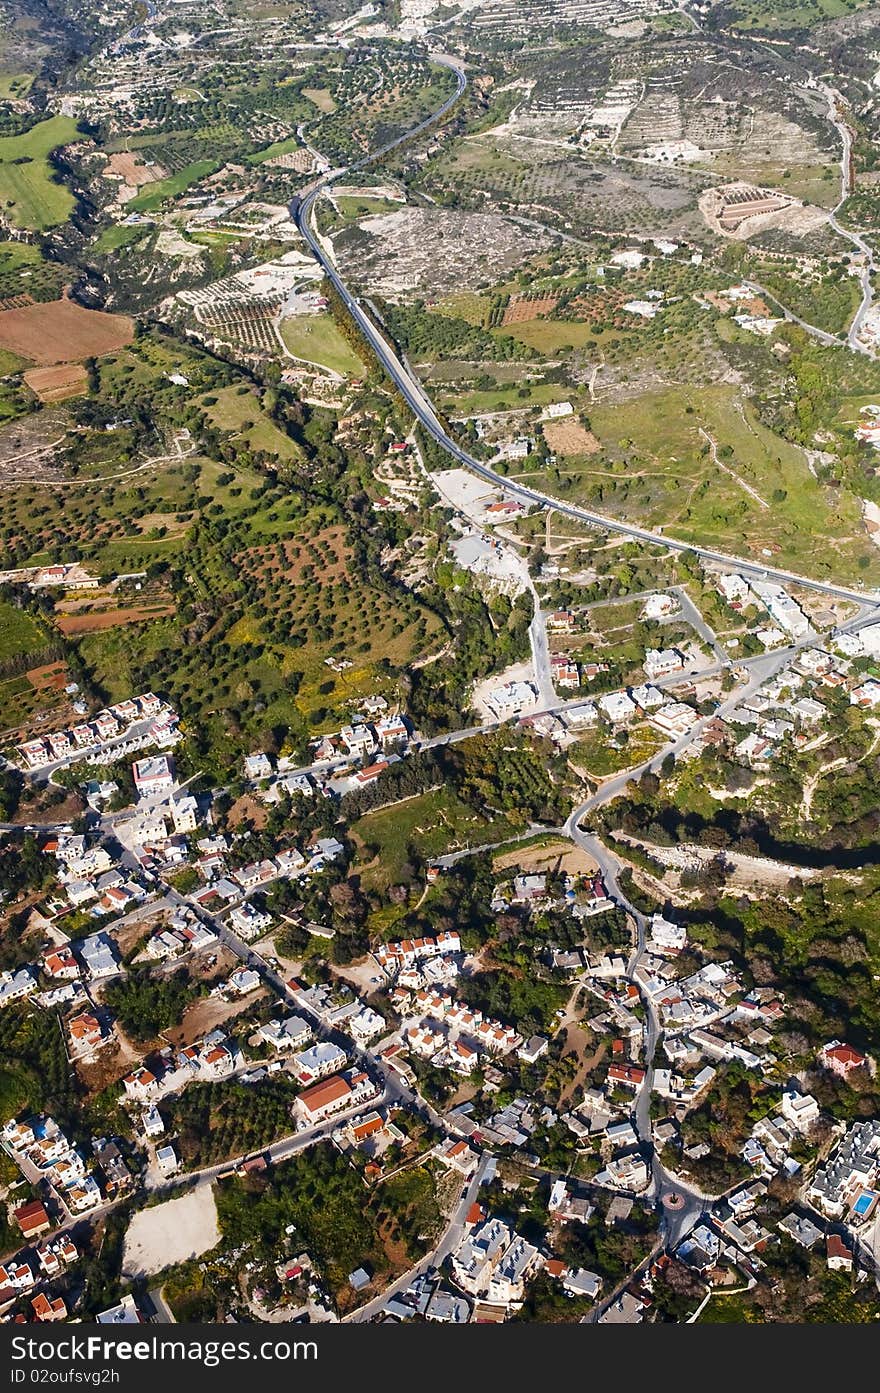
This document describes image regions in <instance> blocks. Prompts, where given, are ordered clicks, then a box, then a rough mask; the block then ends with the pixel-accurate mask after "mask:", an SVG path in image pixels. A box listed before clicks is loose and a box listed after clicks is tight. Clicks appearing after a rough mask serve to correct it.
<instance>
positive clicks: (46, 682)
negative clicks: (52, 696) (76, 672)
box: [25, 663, 70, 692]
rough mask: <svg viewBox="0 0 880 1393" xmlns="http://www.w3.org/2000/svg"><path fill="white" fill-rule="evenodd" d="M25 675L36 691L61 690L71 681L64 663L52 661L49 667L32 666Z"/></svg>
mask: <svg viewBox="0 0 880 1393" xmlns="http://www.w3.org/2000/svg"><path fill="white" fill-rule="evenodd" d="M25 675H26V677H27V680H28V681H29V682H30V684H31V686H32V687H33V689H34V691H36V692H45V691H54V692H61V691H63V690H64V688H65V687H66V685H67V683H68V682H69V681H70V677H69V675H68V672H67V667H66V665H65V664H64V663H50V664H49V665H48V667H35V668H31V670H30V672H28V673H26V674H25Z"/></svg>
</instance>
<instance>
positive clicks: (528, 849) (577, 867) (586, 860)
mask: <svg viewBox="0 0 880 1393" xmlns="http://www.w3.org/2000/svg"><path fill="white" fill-rule="evenodd" d="M492 864H493V866H494V868H495V870H496V871H506V870H513V869H516V870H520V869H521V870H523V871H547V870H550V869H552V868H554V867H555V866H556V865H559V867H560V869H561V870H563V871H565V872H566V873H567V874H568V875H595V873H596V871H597V870H598V869H599V868H598V866H597V865H596V862H595V861H594V860H593V858H592V856H590V855H588V854H587V852H586V851H583V850H582V849H581V848H580V847H576V846H572V845H571V843H570V842H568V841H562V840H561V839H560V840H559V841H558V842H549V843H545V844H544V845H543V846H524V847H522V848H521V849H520V850H517V849H516V848H514V849H513V851H505V852H504V853H503V854H502V855H501V856H496V857H494V859H493V863H492Z"/></svg>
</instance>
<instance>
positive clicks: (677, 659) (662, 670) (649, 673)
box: [643, 648, 684, 681]
mask: <svg viewBox="0 0 880 1393" xmlns="http://www.w3.org/2000/svg"><path fill="white" fill-rule="evenodd" d="M643 666H644V669H645V676H646V677H647V678H649V679H650V680H651V681H654V680H656V679H657V678H658V677H668V676H669V675H670V673H673V672H681V670H682V668H683V667H684V656H683V654H681V653H679V651H678V649H677V648H649V649H648V651H647V652H646V653H645V661H644V664H643Z"/></svg>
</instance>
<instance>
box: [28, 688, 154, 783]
mask: <svg viewBox="0 0 880 1393" xmlns="http://www.w3.org/2000/svg"><path fill="white" fill-rule="evenodd" d="M177 721H178V717H177V714H176V712H175V711H174V710H173V709H172V707H170V706H169V705H168V704H167V703H166V702H163V701H161V700H160V699H159V697H157V696H156V695H155V694H154V693H153V692H144V693H143V695H142V696H137V697H130V698H128V699H127V700H125V701H119V702H117V703H116V704H115V706H110V707H108V708H107V709H106V710H103V711H99V712H98V714H97V715H96V716H94V717H93V718H92V719H91V720H89V721H83V722H82V723H81V724H80V725H77V726H72V727H71V728H70V729H65V730H57V731H53V732H52V733H51V734H49V735H46V736H40V737H39V738H37V739H34V740H26V741H25V742H24V744H22V745H19V746H18V755H19V758H20V761H21V767H22V769H23V770H24V771H25V772H26V773H39V772H41V771H43V770H45V769H47V768H50V767H53V766H55V765H57V764H74V763H76V762H77V761H79V760H84V759H85V760H88V761H89V763H90V764H108V763H114V762H115V761H116V760H118V759H121V758H122V757H123V756H125V755H127V754H132V753H134V751H135V750H141V749H144V748H146V747H147V746H149V745H159V746H170V745H174V744H175V743H176V742H177V739H178V732H177Z"/></svg>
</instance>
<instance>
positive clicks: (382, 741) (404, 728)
mask: <svg viewBox="0 0 880 1393" xmlns="http://www.w3.org/2000/svg"><path fill="white" fill-rule="evenodd" d="M362 704H363V705H364V707H365V711H364V712H363V713H361V714H359V715H358V716H356V717H355V718H354V719H353V720H352V722H351V724H349V725H344V726H343V727H342V729H341V730H340V731H339V732H338V733H337V734H335V735H324V736H321V737H320V738H319V739H317V740H314V741H312V747H311V748H312V765H311V770H310V773H304V772H303V771H302V770H300V769H298V768H297V766H296V763H295V761H294V760H293V759H291V758H289V757H287V756H283V755H282V756H280V757H279V758H278V759H277V760H276V759H275V758H274V757H273V756H270V755H268V754H266V753H265V752H263V751H260V750H258V751H255V753H254V754H251V755H247V756H246V758H245V761H244V774H245V778H246V779H248V780H249V781H250V782H251V783H255V784H258V785H259V786H260V788H261V789H262V791H263V792H264V793H265V795H266V797H267V798H268V800H269V801H270V802H277V800H278V798H279V797H281V796H282V795H283V794H289V795H296V794H301V795H303V796H305V797H312V796H314V794H315V792H316V790H320V791H321V792H322V793H324V794H326V795H328V796H329V795H332V794H337V795H340V794H343V793H347V792H351V791H353V790H354V789H356V788H362V787H363V786H364V785H365V784H367V783H369V782H371V781H372V779H374V778H377V777H378V775H379V774H380V773H382V772H383V770H384V769H386V768H387V767H388V765H389V763H390V762H391V761H392V760H393V759H394V758H396V755H395V753H394V752H395V751H398V750H401V749H403V748H405V747H406V745H407V744H408V743H409V740H410V738H411V735H412V730H411V726H410V724H409V722H408V721H407V719H406V717H404V716H401V715H382V716H378V717H376V718H375V719H372V720H370V719H369V714H370V712H372V711H376V710H386V709H387V702H386V701H385V699H384V697H373V698H367V699H366V700H365V701H364V703H362ZM365 760H368V761H370V762H369V763H368V764H366V765H364V764H363V762H364V761H365ZM355 762H356V763H357V764H358V765H360V766H362V767H359V768H357V769H355V768H354V767H348V766H353V765H354V764H355ZM321 765H325V766H333V768H334V772H335V777H333V778H329V779H325V778H323V777H320V778H319V777H318V775H317V773H316V772H315V771H316V770H317V769H318V768H319V767H320V766H321Z"/></svg>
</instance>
